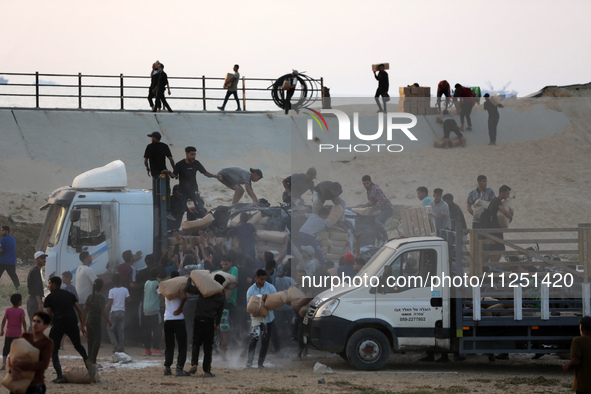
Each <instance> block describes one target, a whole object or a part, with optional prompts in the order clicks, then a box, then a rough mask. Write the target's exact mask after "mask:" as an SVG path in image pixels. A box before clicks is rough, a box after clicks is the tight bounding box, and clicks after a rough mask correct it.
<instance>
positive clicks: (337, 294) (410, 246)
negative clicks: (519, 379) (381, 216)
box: [304, 225, 591, 370]
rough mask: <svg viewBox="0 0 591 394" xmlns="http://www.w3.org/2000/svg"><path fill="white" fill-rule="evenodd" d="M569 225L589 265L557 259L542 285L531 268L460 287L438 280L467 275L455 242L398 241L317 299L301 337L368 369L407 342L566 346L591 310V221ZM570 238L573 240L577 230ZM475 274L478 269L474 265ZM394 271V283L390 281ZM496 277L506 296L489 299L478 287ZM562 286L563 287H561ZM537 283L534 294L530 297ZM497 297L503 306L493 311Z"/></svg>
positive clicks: (496, 347) (440, 346) (441, 346)
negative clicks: (557, 267) (352, 279)
mask: <svg viewBox="0 0 591 394" xmlns="http://www.w3.org/2000/svg"><path fill="white" fill-rule="evenodd" d="M580 226H588V225H580ZM571 230H573V231H579V250H581V252H582V253H583V255H581V256H580V257H579V258H580V261H581V262H582V264H583V265H584V267H585V269H584V270H580V272H579V271H576V272H575V271H572V270H571V268H569V265H568V264H562V263H556V264H562V265H563V266H564V267H565V268H564V269H565V270H564V271H562V273H558V272H554V273H551V272H547V274H548V275H545V274H544V275H542V274H541V273H540V275H539V276H536V277H535V280H536V283H535V284H536V286H535V287H534V286H533V285H534V283H533V279H534V276H533V272H530V274H531V275H524V274H521V275H517V276H516V278H517V281H515V280H514V279H515V278H514V276H513V274H509V272H508V271H507V272H505V274H506V275H505V274H501V273H499V272H497V273H496V274H494V273H493V276H491V275H490V274H489V273H482V275H480V272H478V275H472V276H473V277H474V278H476V279H480V278H484V280H483V283H481V284H480V286H474V287H472V286H468V287H465V286H458V284H459V282H457V281H456V282H454V283H455V285H451V286H450V284H449V283H446V284H445V285H443V283H442V282H441V281H439V280H437V279H436V280H433V278H434V277H438V278H439V279H441V278H443V277H445V276H446V275H447V276H449V277H450V278H451V277H452V276H454V275H456V276H460V277H462V276H463V275H464V273H463V272H462V271H463V270H462V268H461V267H460V268H459V269H458V268H457V267H456V266H455V263H454V264H450V258H449V256H450V254H449V250H450V249H448V248H451V247H452V245H448V242H447V241H445V240H443V239H442V238H439V237H411V238H403V239H396V240H391V241H389V242H388V243H387V244H385V245H384V246H383V247H382V248H381V249H380V250H379V251H378V252H377V253H376V254H375V255H374V256H373V257H372V259H371V260H370V261H368V262H367V263H366V265H365V266H364V267H363V269H362V270H361V271H359V272H358V273H357V276H356V278H359V281H358V283H357V285H356V284H355V283H352V284H345V285H342V284H341V285H340V286H338V287H334V288H332V289H331V290H326V291H324V292H322V293H320V294H319V295H318V296H317V297H316V298H314V300H313V301H312V302H311V303H310V306H309V308H308V310H307V312H306V315H305V317H304V325H305V334H304V340H305V341H306V342H307V343H308V344H309V345H310V346H312V347H313V348H316V349H319V350H323V351H328V352H332V353H337V354H339V355H340V356H341V357H342V358H343V359H345V360H346V361H348V362H349V363H350V364H352V365H353V366H355V367H356V368H358V369H362V370H377V369H380V368H381V367H382V366H384V364H385V363H386V362H387V360H388V358H389V356H390V354H391V352H404V351H406V350H419V351H434V352H458V353H465V354H466V353H468V354H469V353H484V354H487V353H488V354H490V353H559V352H568V351H569V349H570V342H571V340H572V338H573V337H574V336H577V335H578V333H579V330H578V328H579V327H578V326H579V319H580V318H581V316H582V315H583V314H584V315H589V314H590V311H591V308H590V305H591V300H590V284H589V272H590V271H589V265H590V263H589V255H588V253H589V252H588V250H589V245H591V231H589V230H591V229H590V228H589V227H580V228H578V229H577V228H575V229H571ZM471 231H472V232H473V233H472V234H471V239H472V238H473V239H475V240H478V239H479V236H478V235H475V234H474V231H475V230H471ZM507 231H509V230H507ZM514 231H518V230H514ZM459 239H462V237H461V236H460V237H459ZM573 241H574V243H576V242H577V240H576V238H574V239H573ZM479 242H484V241H482V240H480V241H479ZM471 250H476V249H474V248H471ZM461 253H462V252H461V248H460V254H461ZM491 253H493V252H491ZM505 253H507V252H505ZM458 261H461V260H458ZM470 263H471V264H474V261H472V260H471V262H470ZM532 264H541V263H539V262H534V263H532ZM572 266H573V267H574V264H572ZM579 267H581V266H579ZM471 268H474V267H471ZM571 271H572V272H575V274H572V273H571ZM577 273H578V274H579V275H577ZM470 274H476V272H475V271H474V269H471V271H470ZM557 274H559V275H557ZM466 275H467V274H466ZM372 277H373V278H375V279H374V280H373V283H372V282H371V280H370V278H372ZM467 277H469V276H467ZM364 278H367V279H365V280H364ZM388 278H395V279H396V281H393V280H390V282H389V283H388ZM411 278H414V279H411ZM491 278H494V283H495V286H499V280H500V279H501V278H502V279H504V280H505V283H504V288H502V289H500V290H501V293H502V292H503V291H504V293H505V298H499V299H498V300H494V299H492V297H491V298H484V297H483V295H484V293H481V289H485V288H486V287H489V286H490V283H489V282H490V280H491ZM523 278H526V279H528V280H527V281H524V280H523ZM559 278H560V279H563V280H564V282H558V279H559ZM400 279H404V280H403V281H401V280H400ZM547 279H550V280H547ZM403 282H404V283H403ZM360 283H363V284H361V285H360ZM468 283H470V282H468ZM516 283H517V285H515V284H516ZM520 283H523V285H525V284H528V286H527V287H522V286H521V285H519V284H520ZM366 284H367V285H366ZM471 284H472V285H473V284H476V280H473V282H472V283H471ZM559 285H561V286H563V287H562V288H558V287H556V286H559ZM532 287H533V291H534V293H531V294H529V296H528V293H527V291H530V290H531V289H532ZM487 300H490V301H487ZM493 304H495V305H497V306H496V308H498V307H499V305H500V307H501V308H502V310H499V309H486V308H487V307H490V306H492V305H493Z"/></svg>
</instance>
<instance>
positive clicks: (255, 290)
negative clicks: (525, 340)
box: [246, 269, 277, 369]
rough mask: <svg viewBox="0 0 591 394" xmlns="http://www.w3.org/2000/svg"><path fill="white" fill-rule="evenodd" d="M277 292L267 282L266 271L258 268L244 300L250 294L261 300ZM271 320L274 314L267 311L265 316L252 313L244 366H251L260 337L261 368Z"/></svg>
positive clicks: (269, 337)
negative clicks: (246, 357)
mask: <svg viewBox="0 0 591 394" xmlns="http://www.w3.org/2000/svg"><path fill="white" fill-rule="evenodd" d="M273 293H277V290H276V289H275V286H273V285H272V284H270V283H269V282H267V272H266V271H265V270H262V269H260V270H258V271H257V272H256V275H255V283H254V284H253V285H252V286H250V288H249V289H248V291H247V292H246V300H247V301H248V300H250V298H251V297H252V296H255V295H256V296H260V297H262V299H263V301H265V300H266V299H267V294H273ZM273 320H275V314H274V313H273V311H269V314H268V315H267V316H266V317H261V316H259V315H258V314H256V313H255V314H253V315H252V325H251V328H250V344H249V345H248V359H247V362H246V367H248V368H250V367H252V362H253V361H254V351H255V349H256V347H257V343H258V341H259V338H260V339H261V351H260V353H259V365H258V366H259V369H263V368H265V367H264V365H263V364H264V362H265V357H266V356H267V349H268V348H269V340H270V339H271V332H272V331H273Z"/></svg>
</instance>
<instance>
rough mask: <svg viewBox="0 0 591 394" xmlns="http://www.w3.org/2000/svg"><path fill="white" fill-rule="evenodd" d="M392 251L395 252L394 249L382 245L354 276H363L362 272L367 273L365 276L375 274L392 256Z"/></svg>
mask: <svg viewBox="0 0 591 394" xmlns="http://www.w3.org/2000/svg"><path fill="white" fill-rule="evenodd" d="M394 252H396V249H392V248H390V247H387V246H384V247H383V248H382V249H380V250H378V251H377V252H376V254H374V255H373V257H372V258H371V259H369V261H368V262H367V263H365V265H364V266H363V268H361V270H359V272H358V273H357V275H356V276H363V275H364V274H367V276H376V275H377V274H378V272H379V271H380V269H381V268H382V267H383V266H384V265H385V264H386V263H387V262H388V261H390V259H391V258H392V256H394Z"/></svg>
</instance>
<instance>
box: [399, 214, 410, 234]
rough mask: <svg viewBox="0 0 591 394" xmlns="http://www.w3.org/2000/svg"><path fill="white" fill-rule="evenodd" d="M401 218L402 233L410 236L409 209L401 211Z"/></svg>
mask: <svg viewBox="0 0 591 394" xmlns="http://www.w3.org/2000/svg"><path fill="white" fill-rule="evenodd" d="M400 220H401V221H402V234H403V235H405V236H406V237H408V236H409V232H408V211H407V210H406V209H403V210H401V211H400Z"/></svg>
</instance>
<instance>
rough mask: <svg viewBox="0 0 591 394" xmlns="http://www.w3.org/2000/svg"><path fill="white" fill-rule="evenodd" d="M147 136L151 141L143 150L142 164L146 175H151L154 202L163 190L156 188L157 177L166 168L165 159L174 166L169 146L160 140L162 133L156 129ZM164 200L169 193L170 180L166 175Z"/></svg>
mask: <svg viewBox="0 0 591 394" xmlns="http://www.w3.org/2000/svg"><path fill="white" fill-rule="evenodd" d="M148 137H150V138H151V141H152V143H150V144H148V146H146V150H145V152H144V165H145V166H146V171H148V176H151V177H152V190H155V191H156V193H154V203H156V201H157V200H156V199H157V194H159V193H160V194H162V193H163V192H164V191H160V190H159V188H158V185H159V183H158V179H159V178H160V174H162V172H164V171H167V168H166V159H168V160H169V161H170V165H171V166H172V167H173V168H174V160H173V159H172V153H170V148H169V147H168V145H166V144H165V143H164V142H160V139H161V138H162V134H160V133H159V132H158V131H153V132H152V133H150V134H148ZM165 193H166V197H167V199H166V201H167V202H168V201H169V200H168V196H169V195H170V181H169V179H168V177H166V191H165Z"/></svg>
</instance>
